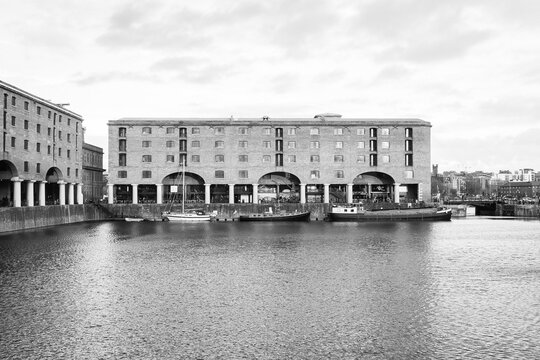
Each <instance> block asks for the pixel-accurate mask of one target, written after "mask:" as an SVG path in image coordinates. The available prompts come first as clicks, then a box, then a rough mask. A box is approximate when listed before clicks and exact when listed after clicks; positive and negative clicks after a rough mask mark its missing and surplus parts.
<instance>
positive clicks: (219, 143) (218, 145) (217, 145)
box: [214, 140, 225, 149]
mask: <svg viewBox="0 0 540 360" xmlns="http://www.w3.org/2000/svg"><path fill="white" fill-rule="evenodd" d="M214 147H215V148H216V149H223V148H224V147H225V142H224V141H222V140H218V141H216V142H215V143H214Z"/></svg>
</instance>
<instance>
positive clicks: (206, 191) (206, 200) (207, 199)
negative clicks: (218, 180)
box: [204, 184, 212, 204]
mask: <svg viewBox="0 0 540 360" xmlns="http://www.w3.org/2000/svg"><path fill="white" fill-rule="evenodd" d="M211 185H212V184H204V203H205V204H210V200H211V196H210V195H211V194H210V186H211Z"/></svg>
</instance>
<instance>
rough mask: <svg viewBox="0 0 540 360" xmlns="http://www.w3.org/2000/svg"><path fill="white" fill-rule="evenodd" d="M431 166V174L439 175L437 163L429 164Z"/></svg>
mask: <svg viewBox="0 0 540 360" xmlns="http://www.w3.org/2000/svg"><path fill="white" fill-rule="evenodd" d="M431 167H432V169H433V170H432V172H431V174H432V176H439V164H435V165H431Z"/></svg>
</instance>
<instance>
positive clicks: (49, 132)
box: [47, 128, 52, 136]
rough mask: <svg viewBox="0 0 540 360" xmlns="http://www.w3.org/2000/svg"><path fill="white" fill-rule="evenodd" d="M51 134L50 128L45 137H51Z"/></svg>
mask: <svg viewBox="0 0 540 360" xmlns="http://www.w3.org/2000/svg"><path fill="white" fill-rule="evenodd" d="M51 132H52V130H51V128H47V136H51Z"/></svg>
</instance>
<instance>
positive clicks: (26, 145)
mask: <svg viewBox="0 0 540 360" xmlns="http://www.w3.org/2000/svg"><path fill="white" fill-rule="evenodd" d="M23 146H24V150H28V140H24V145H23Z"/></svg>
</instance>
